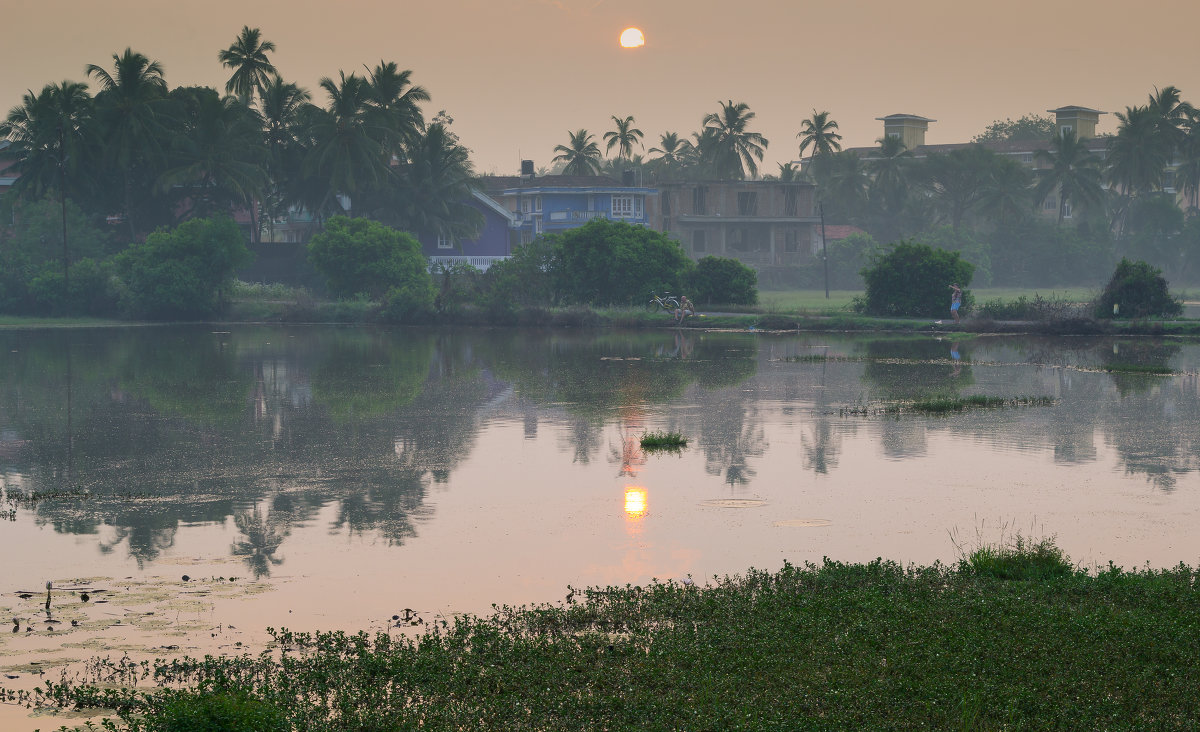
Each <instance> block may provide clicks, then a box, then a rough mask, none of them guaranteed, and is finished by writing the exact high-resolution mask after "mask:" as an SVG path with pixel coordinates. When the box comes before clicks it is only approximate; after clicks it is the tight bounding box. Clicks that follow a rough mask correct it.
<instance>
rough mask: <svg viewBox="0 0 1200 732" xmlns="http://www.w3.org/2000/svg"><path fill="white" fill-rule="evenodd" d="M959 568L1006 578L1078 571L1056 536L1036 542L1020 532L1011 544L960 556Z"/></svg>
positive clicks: (1034, 577) (1040, 577)
mask: <svg viewBox="0 0 1200 732" xmlns="http://www.w3.org/2000/svg"><path fill="white" fill-rule="evenodd" d="M959 570H960V571H963V572H971V573H973V574H976V575H980V576H984V577H995V578H996V579H1003V580H1047V579H1054V578H1057V577H1069V576H1070V575H1071V574H1072V573H1073V572H1074V571H1075V570H1074V567H1072V565H1071V560H1070V559H1068V558H1067V556H1066V555H1065V554H1063V551H1062V549H1059V548H1058V546H1057V545H1056V544H1055V543H1054V539H1053V538H1048V539H1042V540H1041V541H1039V542H1037V543H1036V544H1035V543H1033V542H1032V541H1030V540H1028V539H1026V538H1025V537H1023V536H1021V535H1020V534H1017V536H1016V537H1015V538H1014V539H1013V541H1012V542H1010V543H1001V544H986V545H984V546H980V547H979V548H977V549H975V550H974V551H972V552H971V553H970V554H969V555H967V556H964V557H962V558H960V559H959Z"/></svg>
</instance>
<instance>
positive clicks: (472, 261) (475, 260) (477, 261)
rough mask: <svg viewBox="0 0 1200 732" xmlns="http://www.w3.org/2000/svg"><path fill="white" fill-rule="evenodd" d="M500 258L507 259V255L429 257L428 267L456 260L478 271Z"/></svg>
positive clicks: (452, 262)
mask: <svg viewBox="0 0 1200 732" xmlns="http://www.w3.org/2000/svg"><path fill="white" fill-rule="evenodd" d="M502 259H508V257H507V256H501V257H430V258H429V268H430V269H433V266H434V265H437V264H442V265H446V266H449V265H451V264H454V263H456V262H464V263H466V264H469V265H471V266H472V267H474V268H475V269H477V270H479V271H480V272H487V270H488V267H491V266H492V265H493V264H494V263H496V262H499V261H500V260H502Z"/></svg>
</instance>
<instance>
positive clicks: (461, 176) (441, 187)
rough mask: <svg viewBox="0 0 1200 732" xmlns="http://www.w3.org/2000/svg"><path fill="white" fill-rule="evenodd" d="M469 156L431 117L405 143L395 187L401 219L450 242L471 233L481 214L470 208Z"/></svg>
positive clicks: (480, 223)
mask: <svg viewBox="0 0 1200 732" xmlns="http://www.w3.org/2000/svg"><path fill="white" fill-rule="evenodd" d="M474 177H475V175H474V171H473V170H472V168H471V160H470V155H469V153H468V151H467V149H466V148H465V147H463V146H462V145H460V144H458V142H457V141H456V139H455V137H454V135H453V133H451V132H450V131H449V130H448V129H447V128H446V126H445V125H443V124H441V123H437V122H435V123H434V124H431V125H429V128H428V129H427V130H425V134H423V135H421V136H419V137H418V138H417V139H416V140H415V141H414V142H413V144H412V145H411V146H410V149H409V152H408V155H407V159H406V160H405V161H404V165H403V170H402V175H401V178H400V179H401V180H402V181H403V183H402V184H401V186H400V192H401V201H400V202H399V204H400V205H399V206H397V208H399V209H400V210H402V212H403V218H404V221H403V224H404V225H405V226H406V227H407V228H408V229H410V230H412V231H417V232H424V233H429V234H434V235H437V236H443V237H446V238H448V239H451V240H452V241H461V240H463V239H470V238H472V237H474V236H475V235H476V234H477V233H478V231H479V227H480V226H482V225H483V217H482V216H481V215H480V213H479V212H478V211H477V210H476V209H474V208H473V207H472V206H471V205H470V203H469V201H470V200H471V185H472V181H473V180H474Z"/></svg>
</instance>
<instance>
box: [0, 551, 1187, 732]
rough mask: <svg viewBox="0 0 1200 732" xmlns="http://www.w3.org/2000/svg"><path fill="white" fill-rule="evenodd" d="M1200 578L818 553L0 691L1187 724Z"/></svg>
mask: <svg viewBox="0 0 1200 732" xmlns="http://www.w3.org/2000/svg"><path fill="white" fill-rule="evenodd" d="M984 548H985V547H979V549H984ZM993 550H994V551H993ZM998 555H1003V557H1004V558H1005V562H1007V564H1003V563H1000V562H997V561H993V560H994V559H995V557H996V556H998ZM972 557H978V559H979V561H974V560H973V558H972ZM1012 567H1023V568H1024V569H1018V570H1016V571H1015V572H1014V571H1013V570H1012V569H1011V568H1012ZM1039 568H1041V569H1039ZM1014 579H1019V580H1021V581H1019V582H1014ZM1197 580H1200V572H1197V571H1196V570H1194V569H1192V568H1190V567H1187V566H1184V565H1182V564H1181V565H1179V566H1177V567H1174V568H1171V569H1165V570H1153V569H1148V568H1147V569H1141V570H1133V571H1126V570H1123V569H1120V568H1117V567H1114V566H1112V565H1109V566H1108V567H1107V568H1105V569H1102V570H1098V571H1097V572H1095V573H1088V572H1085V571H1082V570H1076V569H1074V568H1073V567H1072V566H1071V564H1070V560H1069V559H1068V558H1067V557H1065V556H1064V555H1063V554H1062V553H1061V552H1060V551H1058V550H1057V547H1055V546H1054V544H1053V541H1052V540H1043V541H1040V542H1023V543H1020V544H1016V543H1015V542H1014V543H1011V544H1004V545H1003V546H998V547H992V548H991V550H989V551H984V552H979V551H973V552H972V553H971V554H970V555H964V561H962V562H959V563H958V565H957V566H947V565H942V564H939V563H935V564H933V565H932V566H912V565H910V566H903V565H901V564H898V563H896V562H892V561H885V560H882V559H877V560H875V561H872V562H869V563H865V564H845V563H841V562H836V561H832V560H830V559H825V560H824V561H823V562H822V563H821V564H814V563H805V564H804V565H803V566H796V565H792V564H787V563H785V564H784V565H783V568H782V569H780V570H778V571H775V572H768V571H761V570H754V569H751V570H749V571H747V572H746V573H744V574H742V575H739V576H732V577H731V576H726V577H713V578H711V579H710V580H709V581H708V582H705V583H695V582H692V581H690V578H689V580H686V581H684V582H675V581H666V582H658V581H656V582H653V583H651V584H648V585H646V586H624V587H595V588H588V589H586V590H582V591H581V590H576V589H573V588H572V589H571V592H570V594H569V595H568V600H567V601H565V602H564V603H560V604H557V605H537V606H532V607H524V606H522V607H517V608H514V607H508V606H500V607H496V608H495V611H494V612H493V613H492V614H491V615H489V616H487V617H475V616H462V617H457V618H454V619H446V618H437V619H434V620H433V621H432V622H431V623H429V624H428V625H426V626H425V627H426V628H428V630H427V631H426V632H425V633H424V634H423V635H421V636H419V637H418V638H415V639H414V638H410V637H407V636H405V635H404V634H403V633H402V632H401V631H399V630H393V631H391V632H392V633H395V635H391V634H389V633H383V632H381V633H376V634H373V635H371V634H367V633H357V634H347V633H342V632H334V633H313V634H309V633H293V632H290V631H287V630H273V631H271V633H272V635H273V637H274V643H273V650H270V651H267V652H264V653H262V654H260V655H257V656H250V655H244V656H237V655H228V656H216V655H213V656H208V657H205V658H203V659H193V658H177V659H171V660H158V661H155V662H153V663H148V664H144V665H143V664H141V663H139V662H136V661H133V660H131V659H129V658H107V659H97V660H96V661H95V662H94V663H93V664H92V666H91V671H90V674H89V678H88V680H87V682H86V683H83V682H72V681H70V680H64V681H61V682H60V681H53V680H47V681H46V682H44V684H43V685H42V686H41V687H39V688H38V689H37V690H36V691H34V692H26V693H24V695H21V694H20V693H17V692H3V693H0V697H2V698H5V699H7V700H10V701H15V700H20V701H24V702H25V703H33V704H36V705H47V706H52V707H59V708H63V707H68V706H75V705H79V706H81V707H92V708H100V709H109V710H113V711H112V714H114V715H116V716H117V717H118V719H115V720H113V721H111V722H110V723H107V724H109V725H111V726H106V727H105V729H110V730H122V729H124V730H145V731H149V730H159V729H171V728H168V727H162V726H155V725H160V721H161V720H164V719H167V718H168V712H169V711H170V714H172V715H176V716H171V717H170V718H171V719H179V720H189V719H192V718H193V713H194V715H195V719H209V718H210V717H208V716H205V715H209V713H210V711H211V710H212V709H217V710H222V713H224V711H227V710H233V712H235V713H238V714H240V713H242V712H243V711H244V712H246V713H247V714H250V713H253V714H260V713H261V714H262V715H263V718H264V720H265V722H266V724H265V725H264V726H263V727H262V728H263V729H277V728H282V729H296V730H321V731H325V730H329V731H332V730H361V729H418V728H420V729H432V730H443V729H472V730H509V729H538V730H568V729H601V728H606V729H812V728H814V727H819V728H821V729H958V728H963V725H964V723H966V724H967V728H970V729H1116V730H1135V729H1147V728H1151V729H1159V728H1162V729H1182V728H1185V727H1187V724H1186V723H1181V722H1180V721H1181V720H1189V719H1197V718H1200V697H1197V695H1196V694H1195V674H1194V665H1195V663H1194V659H1195V658H1196V657H1197V655H1198V654H1200V605H1198V604H1197V603H1196V601H1195V589H1194V586H1195V584H1196V582H1197ZM110 684H116V685H115V686H113V685H110ZM135 684H137V685H139V686H141V687H142V688H136V687H135V686H134V685H135ZM162 688H167V689H176V690H182V692H183V693H163V692H162ZM18 697H19V699H18ZM278 715H282V717H283V718H284V720H285V721H286V724H287V726H277V724H278V723H277V720H278V718H279V716H278ZM817 720H819V723H817V722H816V721H817ZM187 728H188V729H192V728H199V729H204V728H205V727H187Z"/></svg>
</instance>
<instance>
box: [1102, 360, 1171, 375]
mask: <svg viewBox="0 0 1200 732" xmlns="http://www.w3.org/2000/svg"><path fill="white" fill-rule="evenodd" d="M1103 370H1104V371H1107V372H1108V373H1110V374H1153V375H1156V376H1165V375H1169V374H1173V373H1175V369H1173V368H1171V367H1170V366H1158V365H1156V364H1150V363H1110V364H1106V365H1105V366H1104V369H1103Z"/></svg>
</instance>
